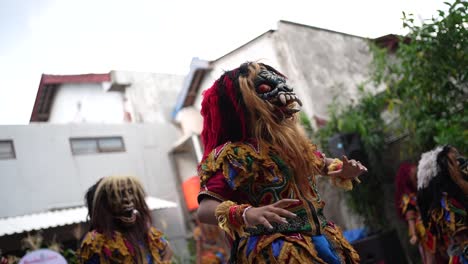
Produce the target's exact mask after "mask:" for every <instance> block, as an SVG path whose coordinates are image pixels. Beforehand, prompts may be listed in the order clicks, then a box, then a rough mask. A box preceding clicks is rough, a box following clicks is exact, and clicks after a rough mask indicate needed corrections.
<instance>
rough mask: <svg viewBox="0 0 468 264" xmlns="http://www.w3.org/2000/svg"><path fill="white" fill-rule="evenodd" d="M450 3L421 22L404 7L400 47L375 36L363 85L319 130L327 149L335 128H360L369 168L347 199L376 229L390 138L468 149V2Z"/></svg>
mask: <svg viewBox="0 0 468 264" xmlns="http://www.w3.org/2000/svg"><path fill="white" fill-rule="evenodd" d="M446 4H447V5H449V9H448V11H447V12H443V11H438V14H437V17H434V18H432V19H430V20H427V21H423V23H422V25H416V23H415V22H414V18H413V16H412V15H406V14H405V13H403V26H404V27H405V28H407V29H408V30H409V33H408V35H407V36H405V37H401V38H400V41H399V47H398V49H397V50H396V52H391V51H388V50H387V49H380V48H377V47H376V46H374V45H373V44H370V46H371V50H372V51H373V55H374V60H373V64H372V78H371V80H369V81H368V82H367V83H364V84H363V85H362V86H361V87H359V91H360V99H359V101H358V102H357V103H356V104H354V105H348V106H342V105H339V104H337V103H334V104H332V105H331V106H330V109H329V110H330V111H329V112H330V121H329V123H328V124H327V125H326V127H325V128H323V129H321V130H319V131H318V132H317V133H316V137H318V138H319V139H320V141H321V143H322V145H323V147H324V148H325V149H326V144H327V140H328V138H329V137H330V136H333V135H334V134H336V133H346V132H349V133H358V134H359V135H360V136H361V140H362V142H363V144H364V148H365V151H366V152H367V155H368V157H369V164H368V166H369V167H370V168H369V169H370V170H369V173H368V174H367V175H366V176H365V177H363V179H362V183H361V184H360V185H358V186H357V188H355V189H354V190H353V191H351V192H349V196H350V199H349V204H350V206H351V207H352V208H353V209H354V210H355V211H356V212H357V213H358V214H360V215H361V216H363V217H364V218H365V220H366V223H367V225H368V226H369V227H371V228H373V229H376V228H377V229H378V228H381V227H383V223H384V222H385V219H384V213H383V195H382V194H383V189H382V181H383V173H384V172H385V165H388V164H384V162H383V160H382V155H383V153H385V151H386V147H387V143H386V141H388V140H389V139H399V138H402V137H403V138H405V145H406V147H407V148H408V150H410V151H412V152H413V153H414V154H419V153H421V152H423V151H427V150H429V149H431V148H433V147H434V146H435V145H441V144H451V145H454V146H456V147H457V148H458V149H459V150H461V151H462V152H464V153H466V150H467V142H468V140H467V139H468V130H467V128H468V116H467V115H466V110H465V108H466V105H467V101H468V100H467V99H468V96H467V94H468V79H467V78H468V57H467V56H468V55H467V54H468V43H467V42H468V30H467V27H468V21H467V20H468V16H467V7H468V2H466V1H455V2H453V3H452V4H449V3H446ZM369 87H379V88H380V91H381V90H382V89H383V90H384V91H383V92H380V93H377V92H376V88H374V89H372V88H369ZM391 117H394V118H393V119H392V118H391Z"/></svg>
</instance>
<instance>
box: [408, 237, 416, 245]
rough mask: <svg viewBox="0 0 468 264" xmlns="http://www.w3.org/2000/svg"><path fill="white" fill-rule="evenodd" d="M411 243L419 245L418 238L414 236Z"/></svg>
mask: <svg viewBox="0 0 468 264" xmlns="http://www.w3.org/2000/svg"><path fill="white" fill-rule="evenodd" d="M409 242H410V243H411V245H416V243H418V237H417V236H416V235H412V236H411V238H410V240H409Z"/></svg>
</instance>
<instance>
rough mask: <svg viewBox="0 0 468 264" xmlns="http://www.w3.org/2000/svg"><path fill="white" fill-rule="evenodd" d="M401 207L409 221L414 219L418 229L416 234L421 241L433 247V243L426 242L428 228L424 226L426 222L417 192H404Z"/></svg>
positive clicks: (402, 212)
mask: <svg viewBox="0 0 468 264" xmlns="http://www.w3.org/2000/svg"><path fill="white" fill-rule="evenodd" d="M400 208H401V214H402V215H404V216H406V220H407V221H408V220H411V219H412V220H414V225H415V231H416V234H415V235H416V236H417V237H418V239H419V241H420V243H421V244H422V245H424V246H426V247H427V246H430V247H432V245H426V244H425V243H426V229H425V228H424V223H423V222H422V219H421V214H420V213H419V209H418V202H417V197H416V193H409V194H403V196H402V197H401V205H400Z"/></svg>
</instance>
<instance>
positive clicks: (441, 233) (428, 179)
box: [417, 145, 468, 264]
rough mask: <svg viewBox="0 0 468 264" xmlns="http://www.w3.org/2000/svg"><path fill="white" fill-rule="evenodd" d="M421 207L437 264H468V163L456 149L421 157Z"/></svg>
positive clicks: (436, 150) (419, 186) (438, 150)
mask: <svg viewBox="0 0 468 264" xmlns="http://www.w3.org/2000/svg"><path fill="white" fill-rule="evenodd" d="M417 175H418V199H417V200H418V205H419V208H420V211H421V217H422V220H423V222H424V225H425V227H426V233H427V238H426V239H427V242H426V245H428V246H430V249H431V252H432V254H434V255H435V259H436V262H437V263H451V264H452V263H453V264H455V263H468V225H467V224H468V223H467V221H468V218H467V210H466V209H467V205H468V204H467V199H466V198H467V195H468V181H467V180H468V179H467V177H468V173H467V160H466V159H465V158H464V157H463V156H462V155H460V153H459V152H458V150H457V149H456V148H454V147H452V146H449V145H447V146H440V147H437V148H435V149H433V150H431V151H428V152H426V153H424V154H422V156H421V160H420V161H419V164H418V174H417Z"/></svg>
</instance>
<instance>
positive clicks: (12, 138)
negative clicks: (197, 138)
mask: <svg viewBox="0 0 468 264" xmlns="http://www.w3.org/2000/svg"><path fill="white" fill-rule="evenodd" d="M161 138H163V139H164V140H161ZM176 138H177V131H176V129H175V128H172V129H171V128H170V127H168V126H167V125H163V124H120V125H106V124H104V125H103V124H79V125H75V124H69V125H53V124H40V123H36V124H30V125H27V126H2V127H1V129H0V146H1V147H0V153H2V154H1V155H0V158H1V159H0V175H2V187H3V188H2V191H1V192H0V200H1V201H3V206H2V207H1V209H0V218H6V217H13V216H19V215H30V214H34V213H41V212H48V211H51V210H60V209H65V208H73V207H76V206H82V205H83V204H84V200H83V199H84V198H83V197H84V193H85V191H86V190H87V188H89V187H90V186H91V185H92V184H94V183H95V182H96V181H97V180H98V179H99V178H101V177H104V176H108V175H133V176H137V177H138V178H139V179H140V180H141V181H142V183H143V184H144V187H145V189H146V191H147V194H148V195H149V196H151V197H157V198H160V199H163V200H167V201H171V202H174V203H175V204H180V201H179V196H178V195H177V193H176V192H175V191H174V190H176V189H177V186H176V183H175V181H174V178H175V175H174V172H173V169H172V163H171V161H170V157H169V155H168V152H169V151H170V149H171V148H172V144H173V142H175V140H176ZM182 215H183V212H182V208H181V207H180V206H177V207H174V208H167V209H163V210H159V211H153V217H154V219H155V224H156V226H158V227H159V228H161V229H162V230H163V231H164V232H165V233H166V234H167V236H168V238H169V240H171V243H172V244H173V246H174V247H175V249H176V252H178V253H180V254H181V256H186V255H187V247H186V241H185V234H186V229H185V224H184V219H183V217H182ZM53 220H54V219H51V222H53ZM0 221H1V219H0ZM72 227H74V226H71V227H70V229H69V231H70V230H72ZM28 231H29V230H28ZM69 233H71V232H69ZM2 235H4V234H2ZM10 235H16V236H18V235H19V234H10ZM4 239H7V237H5V236H4V237H1V235H0V244H1V240H4ZM18 243H19V241H18ZM3 249H4V251H5V250H6V249H5V248H3Z"/></svg>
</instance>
